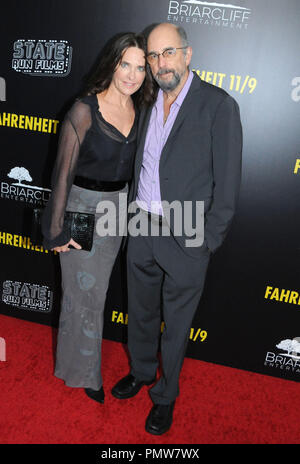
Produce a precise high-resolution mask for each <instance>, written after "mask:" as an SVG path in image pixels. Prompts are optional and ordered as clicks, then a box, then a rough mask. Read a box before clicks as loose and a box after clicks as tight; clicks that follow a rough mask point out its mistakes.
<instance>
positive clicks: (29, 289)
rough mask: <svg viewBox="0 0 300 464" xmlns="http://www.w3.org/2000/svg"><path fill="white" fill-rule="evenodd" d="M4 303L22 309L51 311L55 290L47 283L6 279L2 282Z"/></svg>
mask: <svg viewBox="0 0 300 464" xmlns="http://www.w3.org/2000/svg"><path fill="white" fill-rule="evenodd" d="M1 300H2V302H3V303H5V304H7V305H9V306H14V307H17V308H20V309H26V310H30V311H38V312H43V313H49V312H50V311H51V309H52V300H53V292H52V291H51V290H50V288H49V287H47V286H46V285H39V284H32V283H28V282H18V281H12V280H5V281H4V282H3V284H2V297H1Z"/></svg>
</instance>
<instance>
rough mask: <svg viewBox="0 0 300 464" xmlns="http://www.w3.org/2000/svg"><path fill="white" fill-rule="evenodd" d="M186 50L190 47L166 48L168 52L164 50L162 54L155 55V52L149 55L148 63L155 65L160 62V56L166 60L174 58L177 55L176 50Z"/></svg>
mask: <svg viewBox="0 0 300 464" xmlns="http://www.w3.org/2000/svg"><path fill="white" fill-rule="evenodd" d="M185 48H188V47H177V48H175V47H174V48H166V50H164V51H163V52H162V53H155V52H151V53H148V55H147V61H148V63H149V64H151V63H155V62H156V61H158V57H159V56H160V55H161V56H163V57H164V58H166V59H168V58H172V57H173V56H175V55H176V50H184V49H185Z"/></svg>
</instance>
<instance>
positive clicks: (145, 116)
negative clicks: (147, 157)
mask: <svg viewBox="0 0 300 464" xmlns="http://www.w3.org/2000/svg"><path fill="white" fill-rule="evenodd" d="M152 108H153V105H152V106H151V107H149V108H146V109H144V110H142V111H141V114H140V122H139V128H138V145H137V151H136V158H135V178H136V179H138V178H139V175H140V170H141V166H142V162H143V155H144V146H145V141H146V135H147V129H148V125H149V121H150V116H151V112H152Z"/></svg>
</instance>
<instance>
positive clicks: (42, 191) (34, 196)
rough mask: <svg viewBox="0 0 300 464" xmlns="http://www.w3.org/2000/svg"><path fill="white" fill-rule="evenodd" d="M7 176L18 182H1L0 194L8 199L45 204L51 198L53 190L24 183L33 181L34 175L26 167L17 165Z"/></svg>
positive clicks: (36, 204)
mask: <svg viewBox="0 0 300 464" xmlns="http://www.w3.org/2000/svg"><path fill="white" fill-rule="evenodd" d="M7 177H10V178H11V179H15V180H16V181H17V182H13V183H11V184H9V183H7V182H1V186H0V189H1V190H0V196H1V198H3V199H6V200H17V201H23V202H26V203H30V204H32V205H35V206H38V205H39V206H44V205H45V204H46V203H47V201H48V200H49V198H50V194H51V190H50V189H48V188H44V187H38V186H36V185H28V184H24V182H32V177H31V175H30V173H29V171H28V169H26V168H25V167H22V166H16V167H14V168H12V169H11V170H10V171H9V173H8V174H7Z"/></svg>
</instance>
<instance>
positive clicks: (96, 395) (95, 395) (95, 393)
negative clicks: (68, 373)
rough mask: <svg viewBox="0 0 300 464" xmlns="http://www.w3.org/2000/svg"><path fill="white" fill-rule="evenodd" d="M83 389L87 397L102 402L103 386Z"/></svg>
mask: <svg viewBox="0 0 300 464" xmlns="http://www.w3.org/2000/svg"><path fill="white" fill-rule="evenodd" d="M84 391H85V393H86V394H87V396H88V397H89V398H92V400H95V401H98V403H101V404H103V403H104V390H103V387H101V388H100V390H93V389H92V388H85V389H84Z"/></svg>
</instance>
